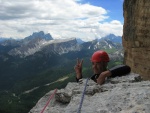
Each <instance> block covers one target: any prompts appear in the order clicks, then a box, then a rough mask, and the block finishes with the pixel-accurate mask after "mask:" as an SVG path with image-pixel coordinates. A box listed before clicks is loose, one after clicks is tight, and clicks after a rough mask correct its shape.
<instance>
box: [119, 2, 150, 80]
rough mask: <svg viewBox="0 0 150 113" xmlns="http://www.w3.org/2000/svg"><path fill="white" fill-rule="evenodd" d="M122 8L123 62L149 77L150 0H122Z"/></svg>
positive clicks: (143, 75) (134, 70) (146, 77)
mask: <svg viewBox="0 0 150 113" xmlns="http://www.w3.org/2000/svg"><path fill="white" fill-rule="evenodd" d="M123 10H124V26H123V37H122V40H123V47H124V51H125V54H124V57H125V63H126V64H127V65H129V66H130V67H131V69H132V71H133V72H134V73H138V74H140V75H141V76H142V77H143V78H144V79H150V0H124V5H123Z"/></svg>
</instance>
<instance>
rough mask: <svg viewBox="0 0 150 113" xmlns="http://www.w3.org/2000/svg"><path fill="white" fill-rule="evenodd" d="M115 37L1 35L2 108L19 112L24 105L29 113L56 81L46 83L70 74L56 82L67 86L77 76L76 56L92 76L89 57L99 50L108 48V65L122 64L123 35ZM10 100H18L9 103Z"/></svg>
mask: <svg viewBox="0 0 150 113" xmlns="http://www.w3.org/2000/svg"><path fill="white" fill-rule="evenodd" d="M116 38H117V39H115V36H114V35H110V36H109V38H108V37H103V38H102V39H95V40H93V41H89V42H84V41H82V40H81V39H79V38H70V39H61V40H60V39H53V37H52V36H51V35H50V34H44V32H43V31H40V32H35V33H33V34H32V35H30V36H28V37H25V38H24V39H21V40H15V39H11V38H10V39H7V40H5V39H0V40H1V41H0V101H1V102H5V104H0V106H1V108H0V112H7V113H16V109H17V112H18V111H19V110H18V109H21V110H20V111H21V112H20V113H26V112H28V111H27V110H30V109H31V107H33V106H34V102H35V101H36V100H38V99H39V98H40V97H41V96H42V95H44V94H45V93H46V92H47V91H49V90H50V89H52V88H53V87H56V86H55V84H54V86H53V87H52V86H51V87H42V86H43V85H44V86H45V85H46V84H48V83H53V82H54V81H56V80H58V79H59V78H61V77H63V76H64V77H66V76H67V78H69V79H68V81H66V82H65V83H61V84H57V87H64V86H65V84H66V83H67V82H69V81H70V80H74V74H75V73H74V70H73V67H74V65H75V63H76V59H77V58H79V59H84V69H83V73H84V74H85V75H86V76H91V74H92V72H91V68H90V67H91V62H90V57H91V55H92V54H93V52H94V51H96V50H100V49H101V50H105V51H107V52H108V54H109V56H110V59H111V61H110V63H109V67H112V66H114V65H116V64H119V63H120V62H122V60H123V49H122V43H121V41H116V40H120V39H121V37H116ZM113 41H114V42H113ZM36 87H39V88H38V89H37V90H35V92H34V91H32V92H31V93H29V94H23V92H25V91H28V90H31V89H35V88H36ZM47 88H48V89H47ZM12 95H15V96H12ZM8 100H10V101H8ZM11 101H15V102H14V103H13V102H12V103H13V104H10V102H11ZM20 102H21V103H20ZM14 104H15V105H14ZM8 106H10V108H12V109H7V107H8ZM14 106H15V107H16V108H15V107H14ZM27 106H28V107H27ZM22 109H23V111H22ZM13 111H14V112H13ZM18 113H19V112H18Z"/></svg>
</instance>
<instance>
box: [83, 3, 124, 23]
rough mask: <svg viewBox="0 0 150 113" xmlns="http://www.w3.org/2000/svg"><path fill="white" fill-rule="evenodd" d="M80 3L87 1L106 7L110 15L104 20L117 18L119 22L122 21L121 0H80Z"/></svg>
mask: <svg viewBox="0 0 150 113" xmlns="http://www.w3.org/2000/svg"><path fill="white" fill-rule="evenodd" d="M81 3H89V4H92V5H94V6H98V7H103V8H104V9H106V10H107V11H108V15H109V16H110V18H109V19H107V20H106V21H112V20H119V21H121V23H123V22H124V19H123V0H82V1H81Z"/></svg>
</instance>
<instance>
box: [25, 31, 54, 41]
mask: <svg viewBox="0 0 150 113" xmlns="http://www.w3.org/2000/svg"><path fill="white" fill-rule="evenodd" d="M36 38H41V39H45V40H53V38H52V36H51V35H50V33H47V34H44V32H43V31H40V32H34V33H33V34H32V35H30V36H28V37H25V40H32V39H36Z"/></svg>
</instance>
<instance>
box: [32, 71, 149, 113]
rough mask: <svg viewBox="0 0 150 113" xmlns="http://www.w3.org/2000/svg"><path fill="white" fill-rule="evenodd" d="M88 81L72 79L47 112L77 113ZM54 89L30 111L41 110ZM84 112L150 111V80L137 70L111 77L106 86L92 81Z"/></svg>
mask: <svg viewBox="0 0 150 113" xmlns="http://www.w3.org/2000/svg"><path fill="white" fill-rule="evenodd" d="M85 82H86V79H83V83H76V82H70V83H68V85H67V86H66V87H65V88H64V89H60V90H58V91H57V93H56V95H55V98H53V100H52V101H51V102H50V103H49V105H48V106H47V107H46V109H45V111H44V113H77V111H78V109H79V105H80V102H81V97H82V93H83V90H84V87H85ZM52 92H53V91H50V92H48V93H47V94H46V95H45V96H44V97H42V98H41V99H40V100H39V101H38V103H37V104H36V105H35V106H34V107H33V108H32V109H31V110H30V111H29V113H41V111H42V109H43V108H44V106H45V105H46V103H47V101H48V100H49V97H50V95H51V94H52ZM78 113H79V112H78ZM81 113H150V81H143V80H141V77H140V76H139V75H138V74H134V73H130V74H129V75H126V76H122V77H115V78H112V79H110V80H109V79H108V80H106V83H105V84H104V85H98V84H96V83H95V82H93V81H92V80H89V81H88V83H87V87H86V91H85V96H84V100H83V104H82V108H81Z"/></svg>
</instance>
